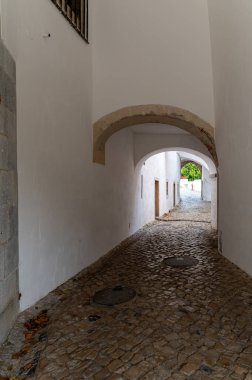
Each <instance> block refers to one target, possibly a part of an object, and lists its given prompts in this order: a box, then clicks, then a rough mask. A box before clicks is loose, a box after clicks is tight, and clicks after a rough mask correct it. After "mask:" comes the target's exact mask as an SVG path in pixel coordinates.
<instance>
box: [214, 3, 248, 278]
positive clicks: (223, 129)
mask: <svg viewBox="0 0 252 380" xmlns="http://www.w3.org/2000/svg"><path fill="white" fill-rule="evenodd" d="M208 4H209V15H210V29H211V40H212V52H213V73H214V92H215V108H216V126H217V128H216V141H217V153H218V156H219V162H220V167H219V207H220V212H219V228H220V231H221V232H222V247H223V254H224V255H225V256H226V257H228V258H229V259H230V260H231V261H233V262H234V263H235V264H237V265H238V266H240V267H241V268H243V269H244V270H245V271H246V272H248V273H249V274H252V255H251V246H252V234H251V220H252V207H251V188H252V178H251V175H250V173H251V162H252V113H251V104H252V37H251V36H252V22H251V16H252V2H251V1H250V0H240V1H237V0H222V1H219V0H209V2H208Z"/></svg>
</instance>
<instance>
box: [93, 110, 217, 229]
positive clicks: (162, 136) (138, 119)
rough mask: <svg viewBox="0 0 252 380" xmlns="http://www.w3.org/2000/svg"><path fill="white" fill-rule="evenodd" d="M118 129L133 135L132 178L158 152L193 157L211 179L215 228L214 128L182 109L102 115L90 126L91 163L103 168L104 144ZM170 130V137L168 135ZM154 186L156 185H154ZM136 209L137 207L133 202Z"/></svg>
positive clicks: (128, 111) (215, 156)
mask: <svg viewBox="0 0 252 380" xmlns="http://www.w3.org/2000/svg"><path fill="white" fill-rule="evenodd" d="M122 129H130V130H132V131H133V135H134V137H133V140H134V141H133V145H134V149H133V154H134V164H135V171H136V176H137V175H138V172H139V171H140V168H141V167H142V164H143V162H144V161H146V160H147V158H149V157H151V156H152V155H154V154H156V153H158V152H164V151H183V152H186V154H189V155H190V154H192V155H193V154H194V155H195V154H196V156H197V157H199V161H202V162H204V163H205V167H206V168H207V170H208V171H209V176H210V177H211V178H210V179H209V181H210V182H211V187H212V189H213V190H212V191H211V192H212V194H215V195H214V196H213V197H212V199H213V202H212V226H213V227H214V228H217V214H218V212H217V168H218V158H217V153H216V148H215V140H214V128H213V127H212V126H211V125H210V124H209V123H207V122H206V121H204V120H202V119H201V118H199V117H198V116H197V115H195V114H193V113H192V112H189V111H187V110H185V109H182V108H178V107H173V106H166V105H155V104H152V105H150V104H149V105H139V106H129V107H124V108H121V109H119V110H117V111H115V112H112V113H110V114H108V115H105V116H104V117H102V118H101V119H99V120H98V121H96V122H95V124H94V126H93V161H94V162H95V163H99V164H103V165H104V164H105V158H106V157H105V150H106V143H107V142H108V140H109V139H110V137H112V136H113V135H115V134H117V133H118V132H119V131H121V130H122ZM171 129H172V133H170V132H169V131H170V130H171ZM157 186H158V184H157ZM136 205H137V207H138V203H137V202H136Z"/></svg>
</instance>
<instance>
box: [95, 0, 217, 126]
mask: <svg viewBox="0 0 252 380" xmlns="http://www.w3.org/2000/svg"><path fill="white" fill-rule="evenodd" d="M91 28H92V35H91V42H92V45H93V74H94V75H93V89H94V91H93V120H97V119H98V118H99V117H101V116H103V115H106V114H108V113H110V112H112V111H115V110H117V109H119V108H121V107H125V106H129V105H138V104H152V103H153V104H165V105H173V106H177V107H182V108H185V109H188V110H189V111H191V112H194V113H196V114H197V115H198V116H200V117H202V118H203V119H205V120H206V121H208V122H210V123H211V124H213V123H214V109H213V88H212V66H211V55H210V35H209V23H208V12H207V2H206V0H190V1H188V0H158V1H156V2H155V5H154V3H153V0H137V1H135V0H127V1H124V0H106V1H100V0H93V1H92V23H91Z"/></svg>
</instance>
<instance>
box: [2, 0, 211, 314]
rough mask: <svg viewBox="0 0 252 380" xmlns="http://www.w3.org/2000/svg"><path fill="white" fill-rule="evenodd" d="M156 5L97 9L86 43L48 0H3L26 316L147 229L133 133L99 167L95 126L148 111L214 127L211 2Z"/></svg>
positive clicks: (113, 142)
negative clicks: (119, 114) (134, 107)
mask: <svg viewBox="0 0 252 380" xmlns="http://www.w3.org/2000/svg"><path fill="white" fill-rule="evenodd" d="M105 4H106V6H105ZM152 4H153V3H152V2H151V1H150V0H148V1H144V2H143V0H141V1H139V2H133V1H132V0H130V1H127V2H125V1H124V2H123V1H121V0H120V1H112V0H108V1H106V2H103V1H97V0H96V1H94V2H91V4H90V6H91V13H90V25H91V30H90V41H91V44H90V45H87V44H85V42H84V41H83V40H82V39H81V38H80V37H79V36H78V35H77V34H76V33H75V31H74V30H73V29H72V28H71V26H70V25H69V24H68V23H67V22H66V20H65V19H64V18H63V17H62V15H61V14H60V13H59V12H58V10H57V9H56V8H55V6H54V5H53V4H52V3H51V1H49V0H48V1H47V0H46V1H42V0H39V1H34V0H22V2H21V1H15V0H13V1H9V0H2V36H3V40H4V43H5V44H6V46H7V47H8V49H9V50H10V51H11V53H12V55H13V56H14V57H15V60H16V65H17V129H18V136H17V148H18V181H19V189H18V200H19V252H20V254H19V280H20V281H19V285H20V292H21V294H22V296H21V299H20V305H21V310H23V309H25V308H27V307H28V306H30V305H32V304H33V303H34V302H36V301H37V300H38V299H40V298H41V297H43V296H44V295H46V294H47V293H48V292H49V291H51V290H52V289H54V288H55V287H57V286H58V285H59V284H61V283H63V282H64V281H66V280H67V279H68V278H70V277H71V276H73V275H75V274H76V273H77V272H79V271H80V270H81V269H82V268H84V267H86V266H88V265H89V264H91V263H93V262H94V261H95V260H96V259H98V258H99V257H101V256H102V255H104V254H105V253H106V252H107V251H108V250H110V249H111V248H113V247H114V246H115V245H117V244H118V243H119V242H120V241H121V240H123V239H124V238H126V237H127V236H129V235H130V234H132V233H133V232H135V231H136V230H137V229H138V228H139V227H141V225H142V223H143V222H144V221H140V220H139V216H138V215H139V213H138V211H139V210H138V208H136V203H135V195H136V192H137V189H138V176H137V174H136V171H135V164H134V155H133V151H134V146H133V136H132V132H131V131H129V130H123V131H120V132H118V133H116V134H115V135H114V136H112V137H111V138H110V140H109V141H108V143H107V147H106V155H107V157H106V166H105V167H104V166H101V165H97V164H93V163H92V121H94V120H96V119H97V118H98V117H100V116H102V115H104V114H105V113H107V112H111V111H113V110H115V109H117V108H119V107H122V106H127V105H129V104H144V103H163V104H172V105H175V106H180V107H184V108H187V109H189V110H191V111H192V112H195V113H196V114H198V115H199V116H201V117H203V118H205V119H206V120H207V121H209V122H212V121H213V100H212V86H211V83H212V79H211V78H212V77H211V75H212V70H211V62H210V50H209V46H210V45H209V32H208V29H207V22H206V21H207V8H206V3H205V1H202V0H192V2H191V5H190V6H188V2H187V1H186V0H169V1H166V0H159V6H156V7H155V8H154V9H153V6H152ZM157 12H158V13H157ZM132 13H134V15H135V16H134V17H132ZM189 15H190V17H189ZM176 19H177V21H176V22H175V20H176ZM153 20H158V22H157V21H156V22H154V23H153ZM178 20H179V22H178ZM150 25H153V28H150ZM182 26H183V27H182ZM48 33H50V35H51V37H50V38H45V35H46V34H48ZM157 41H159V43H157Z"/></svg>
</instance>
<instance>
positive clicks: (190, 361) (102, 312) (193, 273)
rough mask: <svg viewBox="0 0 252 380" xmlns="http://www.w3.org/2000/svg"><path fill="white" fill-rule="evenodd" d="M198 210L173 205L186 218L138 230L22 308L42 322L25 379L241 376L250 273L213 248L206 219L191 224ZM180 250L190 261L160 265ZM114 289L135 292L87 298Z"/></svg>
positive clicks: (250, 311)
mask: <svg viewBox="0 0 252 380" xmlns="http://www.w3.org/2000/svg"><path fill="white" fill-rule="evenodd" d="M207 209H208V212H209V204H206V203H205V202H202V201H200V200H196V199H194V200H188V202H184V203H182V204H181V206H179V207H177V208H176V210H175V211H174V213H173V215H172V218H173V219H183V213H184V212H185V213H190V210H191V211H192V212H191V214H190V215H191V217H192V214H193V215H194V216H193V221H191V222H189V221H176V220H172V221H171V222H169V221H166V222H156V223H154V224H152V225H149V226H146V227H145V228H144V229H142V230H141V231H139V232H138V233H137V234H135V235H134V236H133V237H132V238H131V239H128V240H127V241H126V242H125V243H124V244H122V245H120V246H119V247H118V248H117V249H115V250H114V252H113V255H111V256H110V258H109V260H108V261H106V262H104V263H103V264H102V265H101V266H100V268H98V269H97V270H96V271H95V272H93V273H91V272H86V271H84V272H83V273H80V274H79V275H78V276H76V277H75V278H74V279H72V280H70V281H68V282H67V283H66V284H64V285H63V286H61V287H59V288H58V289H57V290H56V291H54V292H53V293H51V294H50V295H49V296H47V297H46V298H45V299H44V300H42V301H41V302H40V303H39V304H37V305H36V307H37V309H35V307H34V308H33V309H31V310H30V311H29V313H30V314H32V313H35V311H36V310H37V311H40V310H42V309H43V308H45V307H47V308H48V314H49V317H50V323H49V325H48V327H47V328H46V333H47V340H46V342H44V343H43V344H44V345H43V347H42V348H41V346H38V347H37V348H36V350H37V352H39V353H40V355H39V356H40V360H39V364H38V366H37V369H36V374H35V376H33V377H32V376H31V377H29V378H31V379H37V380H56V379H57V380H80V379H94V380H103V379H104V380H105V379H106V380H119V379H122V380H123V379H124V380H131V379H142V380H155V379H156V380H165V379H170V380H175V379H176V380H182V379H193V380H197V379H225V380H230V379H246V380H251V379H252V369H251V364H252V279H251V278H250V277H249V276H247V275H246V274H245V273H244V272H242V271H241V270H239V269H238V268H237V267H236V266H235V265H233V264H232V263H230V262H229V261H227V260H226V259H225V258H224V257H222V256H221V255H220V254H218V252H217V250H216V248H213V245H214V244H213V237H214V235H215V234H214V231H212V229H211V225H210V224H209V223H206V222H202V223H201V222H198V221H197V220H202V214H207V212H206V210H207ZM183 210H184V211H183ZM178 216H179V218H178ZM181 255H185V256H190V257H193V258H195V259H197V260H198V263H197V265H196V266H194V267H185V268H173V267H169V266H167V265H166V264H165V263H164V259H165V258H167V257H174V256H181ZM116 285H122V286H130V287H132V288H134V289H135V290H136V293H137V295H136V297H135V298H134V299H133V300H132V301H130V302H128V303H125V304H121V305H117V306H107V307H104V306H103V307H102V306H98V305H95V304H94V303H93V301H92V300H93V295H94V293H95V292H96V291H98V290H101V289H103V288H107V287H114V286H116ZM91 315H92V316H96V317H97V318H93V321H90V320H89V318H88V317H89V316H91ZM26 316H27V315H26ZM98 317H100V318H98ZM22 318H23V320H24V319H25V317H24V315H22ZM96 319H97V320H96ZM19 323H20V322H19ZM13 334H14V333H13V332H12V335H11V337H13V336H15V334H14V335H13ZM16 334H17V332H16ZM11 337H10V338H9V346H8V347H12V346H11V342H12V341H13V338H11ZM35 346H36V345H35ZM12 348H13V347H12ZM36 350H35V351H36ZM7 351H8V352H9V351H10V348H8V350H7ZM7 351H6V352H7ZM32 351H33V355H34V349H33V350H32ZM40 351H41V352H40ZM7 356H8V355H7V354H6V357H5V361H6V360H7ZM24 358H25V356H24ZM0 360H1V354H0ZM23 360H24V359H23ZM25 360H27V359H25ZM15 368H17V366H16V367H15ZM19 368H20V365H19ZM18 378H22V376H21V377H18ZM23 378H24V377H23ZM27 378H28V377H27Z"/></svg>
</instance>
